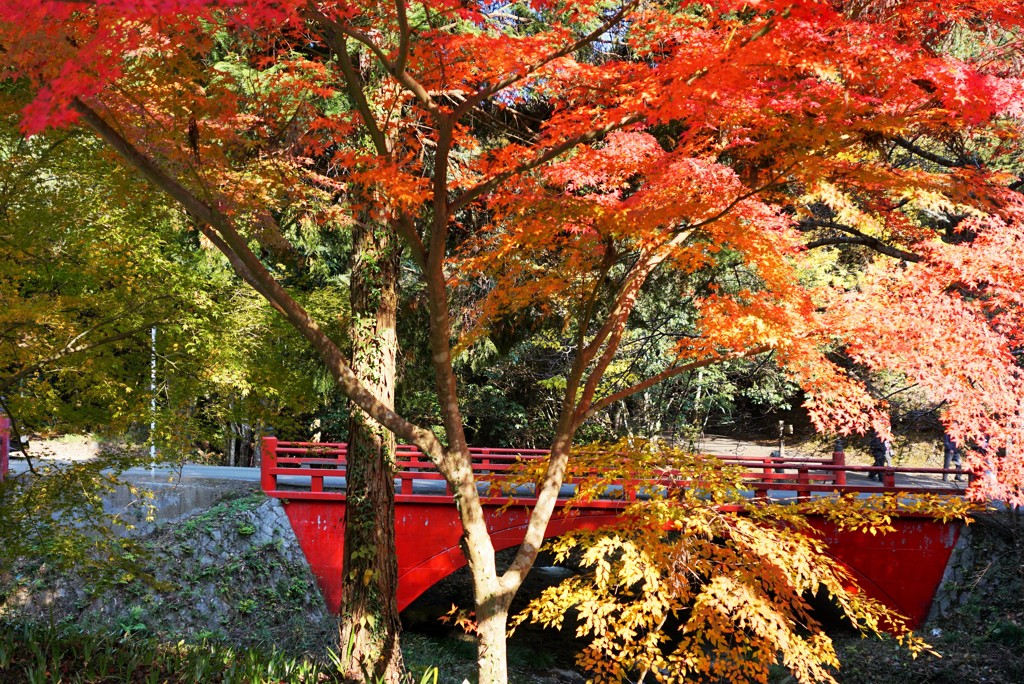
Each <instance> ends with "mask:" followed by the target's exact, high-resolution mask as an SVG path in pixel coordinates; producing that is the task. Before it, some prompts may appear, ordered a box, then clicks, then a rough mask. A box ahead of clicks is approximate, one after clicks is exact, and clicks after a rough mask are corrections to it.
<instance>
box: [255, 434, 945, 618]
mask: <svg viewBox="0 0 1024 684" xmlns="http://www.w3.org/2000/svg"><path fill="white" fill-rule="evenodd" d="M346 446H347V445H345V444H327V443H315V444H311V443H298V442H279V441H278V440H277V439H276V438H275V437H267V438H264V441H263V459H262V466H261V484H262V487H263V490H264V491H265V492H266V493H267V494H268V495H269V496H272V497H276V498H279V499H281V501H282V503H283V505H284V508H285V511H286V512H287V514H288V518H289V520H290V521H291V525H292V528H293V529H294V530H295V534H296V536H297V537H298V540H299V543H300V544H301V546H302V550H303V552H304V553H305V555H306V559H307V560H308V561H309V564H310V567H311V568H312V570H313V574H314V575H315V576H316V578H317V581H318V582H319V585H320V589H321V591H322V592H323V595H324V598H325V600H326V602H327V607H328V608H329V609H330V610H332V611H333V612H335V613H337V612H338V611H339V607H340V602H341V578H342V559H343V540H344V520H345V490H344V486H345V480H344V476H345V454H346ZM470 452H471V454H472V456H473V470H474V472H475V473H476V474H477V478H478V481H480V482H481V487H482V489H481V493H482V496H483V497H484V498H483V504H484V508H485V511H486V514H487V517H488V529H489V530H490V532H491V536H492V538H493V540H494V547H495V550H498V551H500V550H503V549H507V548H512V547H515V546H518V545H519V543H520V542H521V541H522V539H523V536H524V534H525V530H526V525H527V522H528V520H529V515H530V510H531V508H532V506H533V504H534V503H536V499H535V498H532V487H530V486H529V485H524V486H522V487H520V488H519V490H518V492H519V494H521V496H518V495H517V496H516V498H515V500H514V503H513V505H511V506H508V502H509V499H508V498H507V497H489V496H487V494H486V493H485V491H484V490H485V489H487V487H488V483H490V482H493V481H500V480H501V479H503V478H506V477H507V476H508V470H509V469H510V468H511V467H512V465H513V464H514V463H515V462H516V461H517V460H519V459H522V458H537V457H541V456H546V455H547V452H546V451H541V450H534V449H486V448H473V449H471V450H470ZM716 458H721V459H723V460H724V461H726V462H728V463H731V464H734V465H739V466H744V467H745V468H746V471H745V474H744V477H745V478H746V480H747V487H748V488H749V489H750V490H751V491H752V494H753V495H754V496H772V497H775V498H778V497H785V496H790V497H792V496H798V497H806V496H812V495H814V494H816V493H833V492H864V493H876V494H877V493H880V492H881V491H897V492H900V491H903V492H915V493H920V492H922V491H930V492H935V493H943V494H958V493H962V492H960V490H957V489H949V488H946V487H936V486H930V483H928V482H927V481H922V479H923V478H922V477H921V476H923V475H928V474H932V475H934V474H937V473H943V472H945V471H943V470H941V469H937V468H874V467H871V466H847V465H846V463H845V458H844V455H843V453H842V452H836V453H835V454H833V457H832V458H830V459H779V458H772V457H745V456H725V457H721V456H719V457H716ZM397 460H398V472H397V473H396V478H395V479H396V495H395V518H396V520H395V533H396V547H397V548H396V553H397V556H398V574H399V580H398V582H399V587H398V607H399V609H400V610H404V609H405V608H406V607H407V606H408V605H409V604H410V603H412V602H413V601H414V600H415V599H416V598H417V597H418V596H420V594H422V593H423V592H424V591H426V590H427V589H428V588H430V587H431V586H433V585H434V584H435V583H436V582H438V581H440V580H441V579H443V578H445V577H447V576H448V575H450V574H451V573H452V572H454V571H455V570H458V569H459V568H460V567H462V566H463V565H465V563H466V561H465V559H464V558H463V555H462V551H461V549H460V548H459V538H460V537H461V535H462V524H461V522H460V521H459V515H458V512H457V511H456V509H455V505H454V503H453V502H452V499H451V496H450V493H449V492H448V491H446V483H445V481H444V479H443V477H442V476H441V474H440V473H438V472H437V470H435V468H434V466H433V464H432V463H431V462H430V460H429V459H427V458H426V457H425V456H424V455H423V454H422V453H420V451H419V450H418V449H417V448H416V447H413V446H399V447H398V458H397ZM874 471H878V472H881V474H882V482H881V483H880V484H879V485H874V486H871V485H856V484H850V483H848V481H847V480H848V477H847V475H848V473H858V474H860V475H864V474H866V473H869V472H874ZM914 478H917V481H916V482H911V481H908V480H911V479H914ZM859 479H860V478H857V480H858V481H859ZM563 493H564V494H565V496H566V497H568V496H571V494H572V486H571V485H565V486H564V487H563ZM620 494H621V495H620V496H618V497H617V498H608V499H601V500H595V501H591V502H589V503H586V504H576V505H574V506H573V507H572V508H571V509H570V510H569V511H564V510H563V511H558V510H556V512H555V515H554V516H553V517H552V519H551V522H550V523H549V525H548V528H547V533H546V535H547V536H548V537H558V536H560V535H562V534H564V533H566V532H568V531H570V530H575V529H583V528H586V529H594V528H597V527H602V526H605V525H610V524H612V523H614V522H615V521H616V519H617V518H618V516H619V513H620V511H621V510H622V509H623V508H625V507H626V505H628V503H629V501H630V500H631V497H634V496H635V495H636V493H635V492H633V491H630V490H628V489H627V490H624V491H622V492H621V493H620ZM893 525H894V526H895V527H896V531H895V532H893V533H891V534H887V535H878V536H873V535H870V534H866V533H859V532H844V531H839V530H837V529H836V528H835V527H834V526H833V525H831V524H829V523H827V522H826V521H824V520H820V521H819V522H817V523H816V524H815V527H817V528H818V529H819V530H820V531H821V533H822V534H823V536H824V539H825V540H826V541H827V543H828V545H829V548H830V550H831V554H832V555H833V557H834V558H836V559H838V560H839V561H841V562H842V563H843V564H844V565H845V566H846V567H847V569H848V570H849V571H850V574H851V575H852V576H853V577H854V578H855V579H856V580H857V582H858V584H859V585H860V587H861V589H863V590H864V591H865V592H867V593H868V594H870V595H871V596H873V597H874V598H877V599H879V600H880V601H883V602H884V603H886V604H887V605H889V606H890V607H892V608H895V609H896V610H898V611H899V612H900V613H902V614H903V615H905V616H907V617H909V618H910V621H911V623H912V624H914V625H915V626H916V625H919V624H920V623H922V622H923V621H924V620H925V618H926V617H927V616H928V611H929V609H930V606H931V602H932V599H933V597H934V596H935V592H936V590H937V588H938V586H939V583H940V582H941V580H942V575H943V573H944V571H945V568H946V564H947V563H948V561H949V557H950V555H951V553H952V550H953V547H954V545H955V544H956V541H957V538H958V537H959V532H960V524H959V523H955V522H951V523H942V522H938V521H935V520H931V519H927V518H920V517H904V518H900V519H896V520H894V521H893Z"/></svg>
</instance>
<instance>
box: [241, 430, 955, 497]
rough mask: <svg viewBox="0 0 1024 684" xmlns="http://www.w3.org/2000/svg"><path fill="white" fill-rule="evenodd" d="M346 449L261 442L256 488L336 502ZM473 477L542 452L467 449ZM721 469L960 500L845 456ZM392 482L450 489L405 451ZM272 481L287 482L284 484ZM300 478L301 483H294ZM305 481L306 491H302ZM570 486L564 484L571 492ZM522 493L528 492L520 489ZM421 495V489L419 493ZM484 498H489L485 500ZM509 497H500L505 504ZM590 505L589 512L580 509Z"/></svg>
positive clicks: (789, 485) (406, 492)
mask: <svg viewBox="0 0 1024 684" xmlns="http://www.w3.org/2000/svg"><path fill="white" fill-rule="evenodd" d="M347 452H348V445H347V444H345V443H337V442H335V443H320V442H282V441H278V439H277V438H276V437H264V438H263V458H262V460H261V463H260V469H261V475H260V483H261V486H262V488H263V490H264V491H265V492H266V493H267V494H268V495H270V496H274V497H278V498H286V499H289V498H294V499H317V498H320V499H335V498H337V499H344V496H345V494H344V489H343V485H342V483H341V478H344V477H345V473H346V465H347V463H346V457H347ZM469 452H470V456H471V458H472V466H473V472H474V473H477V474H479V475H483V476H485V477H484V478H483V482H485V483H487V484H488V485H489V487H492V486H493V485H495V484H496V483H500V482H501V481H502V480H506V479H507V478H508V471H509V470H510V469H511V468H513V466H514V465H515V464H516V463H518V462H520V461H521V460H522V459H524V458H525V459H532V458H542V457H544V456H546V455H547V454H548V453H549V452H548V451H547V450H544V449H515V448H507V447H470V450H469ZM715 458H716V459H719V460H721V461H723V462H725V463H727V464H730V465H734V466H739V467H742V468H745V469H746V470H745V471H744V472H743V473H742V477H743V479H744V484H745V486H746V487H747V488H748V489H750V490H752V491H753V493H754V496H756V497H767V496H770V493H771V492H775V491H778V492H795V493H796V495H797V496H798V497H810V496H812V495H813V494H814V493H825V492H856V493H879V492H880V491H888V492H908V493H910V492H921V491H927V492H930V493H939V494H953V495H956V494H962V493H963V490H962V489H961V488H957V487H949V486H939V487H920V486H900V485H897V483H896V476H897V475H898V474H899V475H915V474H917V475H926V474H954V473H956V472H957V471H955V470H948V469H943V468H926V467H905V466H902V467H892V466H860V465H847V464H846V461H845V453H844V452H842V451H836V452H835V453H834V454H833V456H832V458H780V457H777V456H748V455H734V454H727V455H722V456H719V455H716V456H715ZM396 465H397V471H396V473H395V480H396V481H397V488H398V489H397V492H396V497H399V498H405V499H409V498H416V499H417V500H430V499H434V500H438V499H443V498H445V497H447V496H450V494H451V492H450V488H448V487H447V483H446V487H445V492H446V493H445V494H442V493H441V492H440V488H439V487H438V488H436V490H437V491H436V492H435V491H432V492H431V493H423V492H420V493H416V492H415V491H414V486H413V485H414V483H417V482H419V483H429V482H444V477H443V476H442V475H441V474H440V473H439V472H438V471H437V470H436V469H435V468H434V464H433V463H432V462H431V461H430V459H429V458H427V457H426V456H425V455H424V454H423V453H422V452H421V451H420V450H419V449H418V448H416V447H415V446H413V445H404V444H403V445H399V446H397V447H396ZM849 473H859V474H864V473H879V474H880V475H881V482H880V483H879V484H880V486H879V484H861V485H858V484H848V481H847V475H848V474H849ZM667 475H668V474H666V476H665V477H662V478H659V479H655V480H645V481H636V482H632V481H631V482H623V483H621V484H620V485H619V486H620V487H621V490H619V489H616V490H615V493H616V494H617V493H619V492H620V491H621V496H619V497H618V499H619V505H623V504H624V502H625V501H629V500H633V499H635V498H636V496H637V495H638V492H643V491H644V490H645V488H647V489H650V488H652V487H667V486H672V487H676V486H685V485H686V484H687V481H686V479H685V478H683V479H681V480H672V479H669V478H668V476H667ZM279 477H285V478H290V480H289V481H287V482H285V483H284V488H283V487H282V486H281V484H282V483H280V482H279V480H278V478H279ZM296 478H301V479H302V481H301V482H296ZM306 480H308V484H307V483H306ZM571 483H572V482H571V480H567V481H566V483H565V484H567V485H571ZM525 487H526V489H529V488H530V487H531V485H526V486H525ZM421 489H422V486H421ZM521 494H522V496H516V497H515V498H516V499H517V500H519V499H522V500H523V501H529V500H531V499H533V498H534V497H535V489H534V490H532V491H525V490H524V491H522V492H521ZM488 497H489V498H495V497H491V496H489V495H488ZM509 498H511V497H506V498H505V499H504V500H506V501H507V500H508V499H509ZM588 505H591V504H588Z"/></svg>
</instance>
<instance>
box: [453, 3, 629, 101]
mask: <svg viewBox="0 0 1024 684" xmlns="http://www.w3.org/2000/svg"><path fill="white" fill-rule="evenodd" d="M638 4H640V2H639V0H630V1H629V2H627V3H626V4H624V5H623V6H622V7H621V8H619V11H618V12H616V13H615V14H613V15H612V16H611V17H609V19H608V20H607V21H606V22H604V23H603V24H601V25H600V26H598V27H597V28H596V29H594V30H593V31H591V32H590V33H588V34H587V35H586V36H584V37H583V38H580V39H579V40H577V41H576V42H574V43H570V44H569V45H566V46H565V47H562V48H560V49H558V50H555V51H554V52H552V53H550V54H548V55H546V56H544V57H542V58H541V59H539V60H537V61H536V62H534V63H533V64H529V65H526V66H524V67H522V68H521V69H519V70H518V71H517V72H516V73H515V74H512V75H510V76H507V77H505V78H504V79H502V80H500V81H498V82H497V83H495V84H494V85H490V86H487V87H485V88H481V89H480V90H479V91H477V92H476V93H474V94H473V95H472V96H470V97H468V98H466V100H465V101H464V102H463V103H462V104H461V105H459V106H458V108H456V109H455V112H454V114H453V116H454V118H455V119H459V118H461V117H462V116H463V115H464V114H466V113H467V112H469V111H470V110H471V109H473V108H474V107H476V106H477V105H479V104H480V103H481V102H483V101H484V100H486V99H487V98H489V97H493V96H494V95H496V94H498V93H499V92H501V91H502V90H504V89H505V88H508V87H509V86H512V85H515V84H516V83H518V82H519V81H521V80H523V79H524V78H526V77H527V76H529V75H530V74H532V73H534V72H536V71H537V70H538V69H542V68H543V67H545V66H547V65H548V64H550V63H551V62H553V61H555V60H556V59H561V58H562V57H565V56H566V55H571V54H572V53H574V52H576V51H577V50H579V49H581V48H583V47H586V46H587V45H589V44H590V43H593V42H594V41H595V40H597V39H598V38H600V37H601V36H602V35H604V34H605V33H607V32H608V31H610V30H611V29H612V28H614V27H615V26H616V25H617V24H619V23H620V22H621V21H622V20H623V19H625V17H626V15H627V14H629V13H630V12H631V11H632V10H633V9H634V8H635V7H636V6H637V5H638Z"/></svg>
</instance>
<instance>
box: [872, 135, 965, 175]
mask: <svg viewBox="0 0 1024 684" xmlns="http://www.w3.org/2000/svg"><path fill="white" fill-rule="evenodd" d="M889 140H891V141H893V142H894V143H896V144H897V145H898V146H900V147H902V148H903V149H905V150H906V151H907V152H910V153H911V154H916V155H917V156H918V157H921V158H922V159H927V160H928V161H930V162H932V163H933V164H938V165H939V166H943V167H945V168H947V169H954V168H957V167H960V166H964V164H962V163H960V162H958V161H956V160H954V159H950V158H948V157H943V156H942V155H939V154H935V153H934V152H929V151H928V150H926V149H924V148H923V147H921V146H920V145H917V144H915V143H912V142H910V141H909V140H907V139H906V138H903V137H901V136H898V135H897V136H893V137H891V138H889Z"/></svg>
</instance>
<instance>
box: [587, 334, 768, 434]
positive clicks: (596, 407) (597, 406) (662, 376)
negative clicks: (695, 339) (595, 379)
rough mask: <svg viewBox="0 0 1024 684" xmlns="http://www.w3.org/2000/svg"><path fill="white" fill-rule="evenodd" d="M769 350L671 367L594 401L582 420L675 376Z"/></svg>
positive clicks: (760, 349)
mask: <svg viewBox="0 0 1024 684" xmlns="http://www.w3.org/2000/svg"><path fill="white" fill-rule="evenodd" d="M771 350H772V347H771V346H770V345H767V344H763V345H761V346H759V347H754V348H753V349H748V350H746V351H742V352H734V353H731V354H723V355H722V356H716V357H713V358H710V359H701V360H700V361H691V362H690V363H684V364H683V365H681V366H673V367H671V368H668V369H666V370H663V371H662V372H660V373H658V374H657V375H652V376H651V377H649V378H648V379H646V380H644V381H643V382H639V383H637V384H635V385H633V386H632V387H627V388H626V389H623V390H620V391H618V392H616V393H615V394H611V395H609V396H607V397H605V398H604V399H600V400H598V401H595V402H594V403H593V404H592V405H591V407H590V408H589V409H588V410H587V412H586V413H585V414H584V415H583V419H584V420H586V419H587V418H590V417H592V416H593V415H594V414H596V413H597V412H599V411H601V410H603V409H605V408H608V407H609V406H611V405H612V404H614V403H615V402H617V401H622V400H623V399H626V398H627V397H630V396H632V395H634V394H637V393H638V392H643V391H644V390H646V389H649V388H651V387H653V386H655V385H657V384H658V383H660V382H663V381H665V380H668V379H669V378H673V377H675V376H677V375H680V374H682V373H686V372H687V371H691V370H696V369H697V368H704V367H706V366H711V365H714V364H716V363H724V362H726V361H733V360H735V359H742V358H746V357H748V356H757V355H758V354H764V353H765V352H769V351H771Z"/></svg>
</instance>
